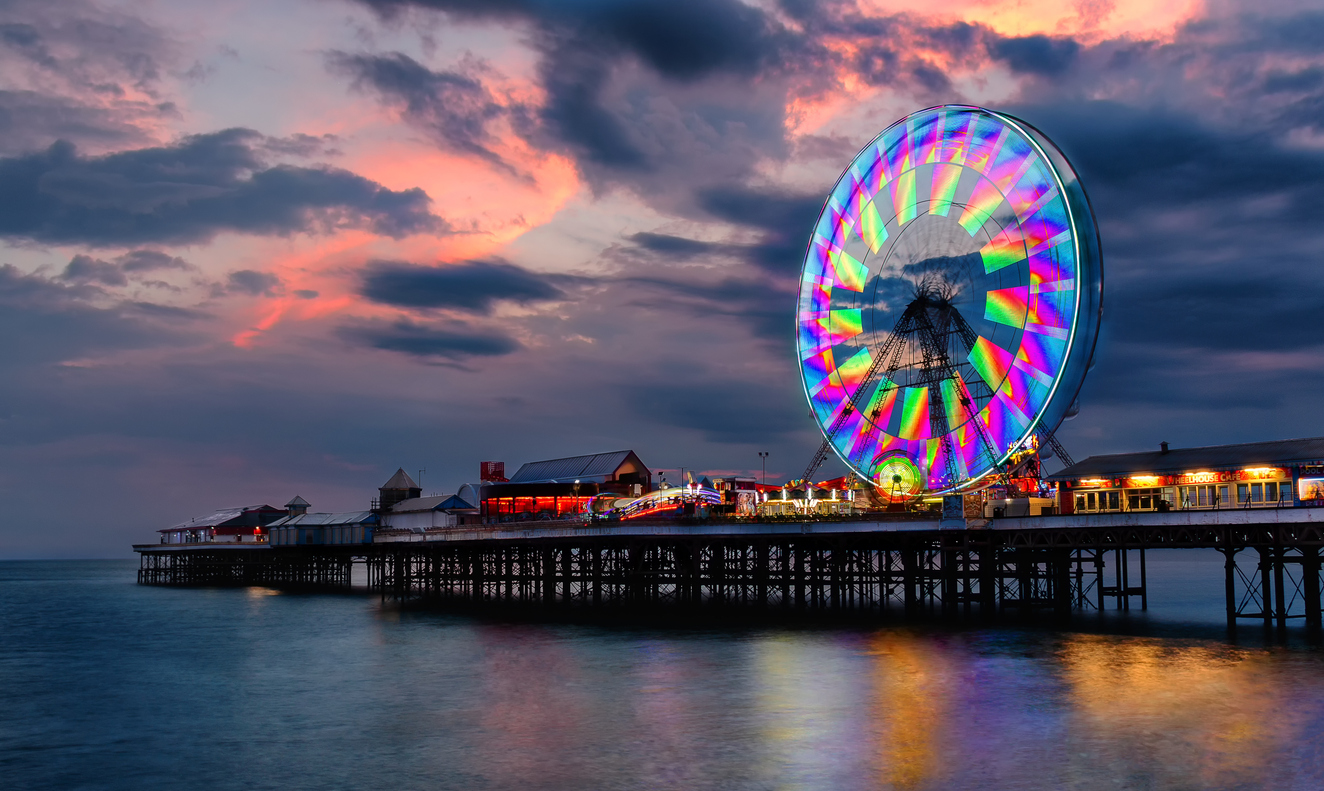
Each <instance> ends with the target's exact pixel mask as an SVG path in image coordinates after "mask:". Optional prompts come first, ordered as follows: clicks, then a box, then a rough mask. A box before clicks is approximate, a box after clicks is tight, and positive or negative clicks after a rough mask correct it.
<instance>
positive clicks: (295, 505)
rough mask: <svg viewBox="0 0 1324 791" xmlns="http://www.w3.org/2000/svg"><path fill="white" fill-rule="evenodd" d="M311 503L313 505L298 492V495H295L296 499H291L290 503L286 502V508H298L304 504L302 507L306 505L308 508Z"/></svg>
mask: <svg viewBox="0 0 1324 791" xmlns="http://www.w3.org/2000/svg"><path fill="white" fill-rule="evenodd" d="M310 505H312V503H310V502H308V501H307V500H305V499H303V498H302V497H300V496H299V495H297V494H296V495H294V499H293V500H290V501H289V502H288V503H286V504H285V507H286V508H298V507H300V506H302V507H304V508H307V507H308V506H310Z"/></svg>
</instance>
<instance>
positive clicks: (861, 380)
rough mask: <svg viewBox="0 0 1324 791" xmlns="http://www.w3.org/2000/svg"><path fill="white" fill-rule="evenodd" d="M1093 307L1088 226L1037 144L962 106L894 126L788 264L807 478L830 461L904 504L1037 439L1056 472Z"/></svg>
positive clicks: (999, 117)
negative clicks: (809, 430)
mask: <svg viewBox="0 0 1324 791" xmlns="http://www.w3.org/2000/svg"><path fill="white" fill-rule="evenodd" d="M1102 307H1103V258H1102V255H1101V253H1100V250H1099V238H1098V230H1097V226H1096V225H1095V221H1094V215H1093V213H1092V212H1091V210H1090V205H1089V200H1088V198H1087V197H1086V195H1085V192H1084V190H1083V189H1082V187H1081V185H1080V181H1079V179H1078V178H1077V176H1076V173H1075V171H1074V170H1072V168H1071V165H1070V163H1068V162H1067V159H1066V157H1065V156H1064V155H1063V154H1062V152H1061V151H1060V150H1058V148H1057V147H1056V146H1055V145H1053V143H1052V142H1051V141H1049V140H1048V138H1047V137H1045V136H1044V135H1043V134H1042V133H1041V132H1039V131H1038V130H1037V129H1035V128H1034V127H1032V126H1030V125H1029V124H1027V123H1025V122H1024V121H1021V120H1019V119H1016V118H1013V117H1012V116H1009V115H1005V114H1003V113H997V112H993V111H991V110H986V109H983V108H979V107H970V106H964V105H945V106H941V107H931V108H929V109H927V110H921V111H919V112H917V113H913V114H911V115H909V116H906V117H905V118H903V119H901V120H900V121H897V122H896V123H894V124H892V125H891V126H889V127H888V128H887V129H885V130H884V131H883V132H882V134H880V135H878V137H877V138H875V139H874V140H873V142H871V143H869V145H867V146H865V148H864V149H863V150H862V151H860V153H859V154H858V155H856V157H855V159H854V160H853V161H852V162H851V164H850V166H849V167H848V168H846V170H845V171H844V172H843V173H842V174H841V177H840V179H838V181H837V183H836V186H834V187H833V189H832V192H831V194H830V195H829V196H828V199H827V202H826V203H825V205H824V207H823V211H822V213H821V214H820V215H819V218H818V223H817V225H816V226H815V228H814V234H813V237H812V239H811V240H810V243H809V249H808V251H807V253H806V255H805V260H804V265H803V267H802V269H801V277H800V291H799V301H798V305H797V315H796V332H797V344H796V346H797V351H798V356H799V360H800V375H801V381H802V383H803V385H804V392H805V398H806V399H807V400H808V403H809V408H810V411H811V413H812V414H813V416H814V419H815V421H816V422H817V423H818V426H819V429H820V430H821V431H822V433H823V437H824V442H823V446H822V448H821V449H820V450H819V453H818V455H817V456H816V457H815V458H814V460H813V461H812V462H811V463H810V466H809V469H808V470H806V473H805V476H804V477H805V479H806V480H808V479H809V478H810V477H811V476H812V475H813V473H814V472H816V471H817V469H818V467H819V466H820V465H821V464H822V462H823V460H824V458H826V456H827V454H828V453H830V452H832V453H835V454H836V455H837V456H839V457H840V458H841V459H842V460H843V461H844V462H846V464H847V465H848V466H849V467H850V469H851V470H852V471H854V472H855V473H856V474H858V475H860V476H862V477H864V478H865V479H868V480H871V481H873V482H874V484H875V486H877V487H878V489H879V490H880V491H882V492H884V493H887V492H892V493H894V494H895V493H897V492H899V491H900V490H902V489H904V491H905V496H908V497H909V496H915V495H918V494H922V493H926V492H927V493H952V492H959V491H963V490H969V489H972V488H977V487H979V486H981V485H984V484H987V483H988V482H989V481H990V477H991V476H993V475H996V474H998V473H999V472H1000V471H1004V470H1005V469H1006V468H1007V465H1008V463H1009V462H1010V461H1012V460H1013V459H1015V458H1019V456H1020V455H1021V454H1023V453H1024V452H1025V451H1026V450H1027V449H1030V448H1032V447H1036V446H1037V445H1036V443H1038V442H1041V441H1042V442H1047V443H1050V444H1051V445H1052V446H1053V447H1054V448H1055V449H1056V450H1057V452H1058V453H1059V455H1060V456H1062V457H1063V460H1064V461H1066V460H1067V459H1069V457H1068V456H1066V453H1065V451H1063V450H1062V449H1061V446H1060V445H1058V444H1057V442H1056V440H1055V439H1053V438H1052V433H1053V432H1054V431H1055V430H1056V429H1057V427H1058V425H1059V424H1060V423H1061V421H1062V420H1063V418H1064V417H1065V416H1066V415H1067V414H1068V411H1069V410H1071V409H1072V408H1073V404H1074V402H1075V399H1076V396H1077V394H1078V393H1079V390H1080V386H1081V383H1082V382H1083V381H1084V378H1085V374H1086V372H1087V371H1088V369H1089V366H1090V361H1091V358H1092V356H1093V353H1094V345H1095V340H1096V338H1097V336H1098V330H1099V322H1100V318H1101V316H1102ZM1068 463H1069V462H1068ZM884 479H886V480H884Z"/></svg>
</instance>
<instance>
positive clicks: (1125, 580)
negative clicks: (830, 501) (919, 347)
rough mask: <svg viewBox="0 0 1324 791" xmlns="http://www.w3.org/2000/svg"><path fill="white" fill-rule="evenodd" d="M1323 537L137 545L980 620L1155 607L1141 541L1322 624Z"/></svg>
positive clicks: (730, 608)
mask: <svg viewBox="0 0 1324 791" xmlns="http://www.w3.org/2000/svg"><path fill="white" fill-rule="evenodd" d="M898 516H904V515H898ZM1322 544H1324V507H1318V508H1283V509H1255V510H1251V509H1229V510H1217V511H1178V512H1167V513H1160V512H1146V513H1121V514H1091V515H1072V516H1041V517H1027V518H1006V519H995V520H992V521H990V522H988V523H987V525H986V526H984V527H972V528H965V529H955V530H950V529H948V530H944V529H940V525H939V522H938V521H936V520H929V519H919V518H899V519H886V520H884V519H882V518H879V517H875V518H874V519H870V520H820V521H799V522H735V521H732V522H726V523H721V522H713V523H694V524H685V523H681V522H662V523H644V522H625V523H607V524H603V523H597V524H591V523H583V522H569V523H558V522H542V523H516V524H504V525H474V526H468V527H462V528H451V529H446V530H438V531H430V532H425V533H409V532H399V533H395V534H390V533H386V534H378V535H377V536H376V537H375V538H374V540H373V542H372V543H365V544H350V545H326V546H318V545H302V546H270V545H266V544H205V543H203V544H191V545H190V544H185V545H156V544H149V545H137V546H135V547H134V549H135V550H136V551H137V552H138V553H139V555H140V557H141V567H140V570H139V573H138V581H139V582H140V583H142V584H147V585H263V586H272V587H285V588H302V589H317V590H349V589H350V588H351V578H352V572H353V569H354V567H355V566H356V565H359V566H361V567H362V569H364V570H365V571H366V584H367V587H368V588H369V589H370V590H372V591H375V592H378V593H380V595H381V596H382V597H383V598H384V599H387V600H390V601H394V602H398V603H402V604H406V603H412V604H425V605H436V606H448V605H452V606H466V607H472V606H494V607H522V608H530V607H532V608H539V609H541V610H544V611H548V612H552V613H555V612H558V611H571V610H573V611H591V612H596V613H600V614H619V615H625V616H628V615H630V614H631V613H632V612H638V613H641V614H642V613H646V612H659V611H661V612H670V613H676V614H679V613H684V612H692V613H706V614H714V615H716V614H723V613H726V614H735V613H737V612H739V611H748V612H749V613H751V614H753V613H758V614H762V615H765V616H769V617H777V616H778V615H786V616H811V617H813V616H822V617H825V618H827V617H855V618H883V617H887V616H888V615H889V614H891V613H897V614H902V615H905V616H909V617H915V618H922V617H934V618H971V619H981V620H996V619H999V618H1004V617H1008V616H1014V615H1029V614H1048V615H1051V616H1054V617H1057V618H1062V619H1066V618H1069V617H1071V615H1072V613H1079V612H1086V611H1092V610H1093V611H1098V610H1103V609H1105V608H1117V609H1132V608H1138V609H1144V608H1146V607H1147V606H1148V577H1147V569H1146V560H1145V556H1146V553H1147V552H1151V551H1155V550H1163V549H1179V548H1180V549H1214V550H1217V551H1219V552H1221V553H1222V554H1223V555H1224V557H1225V564H1224V566H1225V577H1226V585H1225V590H1224V594H1225V600H1226V601H1225V604H1226V610H1227V618H1228V625H1229V627H1235V626H1236V625H1237V624H1238V623H1239V622H1244V621H1251V622H1260V623H1263V625H1264V626H1266V627H1277V628H1286V626H1287V625H1288V623H1289V622H1290V621H1293V620H1300V621H1302V622H1303V623H1304V624H1305V625H1306V626H1307V627H1309V628H1312V629H1318V628H1320V627H1321V599H1320V590H1321V588H1320V566H1321V556H1320V547H1321V545H1322ZM1133 560H1134V561H1138V564H1136V563H1133V562H1131V561H1133ZM1135 565H1138V568H1137V569H1135V571H1136V572H1138V573H1132V571H1133V568H1132V567H1133V566H1135Z"/></svg>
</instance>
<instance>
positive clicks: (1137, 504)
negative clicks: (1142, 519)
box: [1126, 489, 1159, 511]
mask: <svg viewBox="0 0 1324 791" xmlns="http://www.w3.org/2000/svg"><path fill="white" fill-rule="evenodd" d="M1158 501H1159V490H1158V489H1132V490H1131V491H1130V492H1129V493H1128V494H1127V496H1126V507H1127V508H1128V509H1130V510H1132V511H1152V510H1154V509H1155V508H1158Z"/></svg>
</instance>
